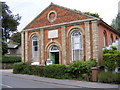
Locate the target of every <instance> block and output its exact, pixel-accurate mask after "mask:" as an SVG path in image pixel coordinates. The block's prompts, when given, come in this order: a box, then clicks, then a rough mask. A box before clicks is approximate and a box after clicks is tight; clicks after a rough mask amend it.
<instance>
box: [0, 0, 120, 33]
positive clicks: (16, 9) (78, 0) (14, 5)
mask: <svg viewBox="0 0 120 90" xmlns="http://www.w3.org/2000/svg"><path fill="white" fill-rule="evenodd" d="M1 1H3V2H6V4H7V5H8V6H9V7H10V10H11V11H12V13H13V14H14V15H16V14H19V16H21V20H20V25H19V26H18V31H21V30H23V28H24V27H25V26H26V25H28V24H29V23H30V22H31V21H32V20H33V19H34V18H35V17H36V16H38V15H39V14H40V13H41V12H42V11H43V10H44V9H45V8H46V7H47V6H49V5H50V3H51V2H52V3H54V4H57V5H60V6H63V7H67V8H70V9H76V10H80V11H81V12H91V13H98V14H99V15H100V17H101V18H103V20H104V21H105V22H106V23H108V24H109V25H110V24H111V22H112V20H113V19H114V18H115V17H116V15H117V13H118V2H119V1H120V0H1Z"/></svg>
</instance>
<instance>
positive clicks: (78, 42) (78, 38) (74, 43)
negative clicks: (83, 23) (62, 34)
mask: <svg viewBox="0 0 120 90" xmlns="http://www.w3.org/2000/svg"><path fill="white" fill-rule="evenodd" d="M75 34H76V35H75ZM75 40H76V41H75ZM75 46H78V47H75ZM77 51H78V54H79V55H78V60H81V59H82V35H81V32H80V31H79V30H74V31H73V32H72V33H71V52H72V61H75V60H76V57H77V55H76V54H75V53H76V52H77Z"/></svg>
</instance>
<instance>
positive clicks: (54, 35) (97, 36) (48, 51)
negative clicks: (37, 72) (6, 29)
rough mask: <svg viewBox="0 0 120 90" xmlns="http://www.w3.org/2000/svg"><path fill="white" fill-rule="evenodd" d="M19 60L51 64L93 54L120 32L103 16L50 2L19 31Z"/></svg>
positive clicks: (99, 60) (98, 58)
mask: <svg viewBox="0 0 120 90" xmlns="http://www.w3.org/2000/svg"><path fill="white" fill-rule="evenodd" d="M21 35H22V61H23V62H29V63H32V62H39V64H40V65H44V64H45V62H46V60H47V59H51V60H52V61H53V63H54V64H69V63H71V62H72V61H75V60H89V59H90V58H95V59H96V60H97V61H98V62H99V63H100V62H101V58H102V48H103V47H104V46H108V45H110V44H111V43H112V42H114V41H116V40H117V39H119V37H120V34H119V33H118V32H117V31H116V30H114V29H113V28H111V27H110V26H109V25H108V24H107V23H105V22H104V21H103V20H101V19H99V18H96V17H93V16H89V15H86V14H83V13H81V12H76V11H74V10H71V9H68V8H65V7H62V6H59V5H55V4H53V3H51V4H50V5H49V6H48V7H47V8H46V9H45V10H43V11H42V12H41V13H40V14H39V15H38V16H37V17H36V18H35V19H34V20H33V21H31V22H30V23H29V24H28V25H27V26H26V27H25V28H24V29H23V30H22V32H21Z"/></svg>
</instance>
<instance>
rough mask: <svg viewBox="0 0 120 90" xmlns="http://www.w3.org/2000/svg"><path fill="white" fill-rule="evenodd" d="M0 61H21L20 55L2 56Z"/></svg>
mask: <svg viewBox="0 0 120 90" xmlns="http://www.w3.org/2000/svg"><path fill="white" fill-rule="evenodd" d="M0 62H2V63H16V62H21V57H19V56H2V60H1V59H0Z"/></svg>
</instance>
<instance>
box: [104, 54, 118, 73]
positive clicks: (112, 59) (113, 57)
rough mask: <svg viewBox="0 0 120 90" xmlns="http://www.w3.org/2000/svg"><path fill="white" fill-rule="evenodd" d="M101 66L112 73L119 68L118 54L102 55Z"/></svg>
mask: <svg viewBox="0 0 120 90" xmlns="http://www.w3.org/2000/svg"><path fill="white" fill-rule="evenodd" d="M102 64H103V65H104V66H106V67H107V68H108V71H113V70H114V69H115V68H116V67H118V66H120V54H109V53H107V54H104V55H103V61H102Z"/></svg>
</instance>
